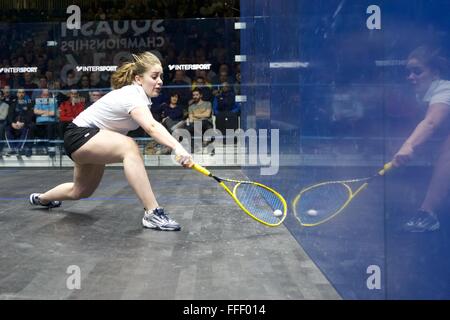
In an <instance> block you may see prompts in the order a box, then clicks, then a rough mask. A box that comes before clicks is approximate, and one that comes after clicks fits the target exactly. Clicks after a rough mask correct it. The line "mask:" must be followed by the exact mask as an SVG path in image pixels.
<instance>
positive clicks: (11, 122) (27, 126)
mask: <svg viewBox="0 0 450 320" xmlns="http://www.w3.org/2000/svg"><path fill="white" fill-rule="evenodd" d="M33 117H34V115H33V106H32V103H31V100H30V98H29V97H28V96H26V94H25V89H24V88H20V89H18V90H17V100H16V101H15V102H14V103H11V105H10V106H9V111H8V118H7V126H6V132H5V137H6V141H7V145H8V147H9V151H8V155H11V154H17V153H20V154H22V153H23V152H24V153H25V154H26V155H27V156H30V155H31V147H30V146H29V144H28V143H27V139H29V138H31V134H30V133H31V129H32V127H33V126H34V124H33Z"/></svg>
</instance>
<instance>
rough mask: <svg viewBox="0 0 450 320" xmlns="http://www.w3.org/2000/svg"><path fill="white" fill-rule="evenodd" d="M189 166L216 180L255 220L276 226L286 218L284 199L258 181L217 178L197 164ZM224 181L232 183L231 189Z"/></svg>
mask: <svg viewBox="0 0 450 320" xmlns="http://www.w3.org/2000/svg"><path fill="white" fill-rule="evenodd" d="M191 168H192V169H194V170H196V171H198V172H200V173H202V174H204V175H205V176H208V177H210V178H213V179H214V180H216V181H217V182H218V183H219V184H220V185H221V186H222V188H224V189H225V191H226V192H228V194H229V195H230V196H231V198H233V200H234V201H235V202H236V203H237V205H238V206H239V207H240V208H241V209H242V210H243V211H244V212H245V213H246V214H248V215H249V216H250V217H252V218H253V219H255V220H256V221H258V222H260V223H262V224H264V225H266V226H269V227H276V226H279V225H280V224H281V223H283V221H284V219H285V218H286V214H287V204H286V200H284V198H283V196H281V195H280V194H279V193H278V192H276V191H275V190H273V189H271V188H269V187H267V186H265V185H263V184H261V183H258V182H252V181H240V180H232V179H226V178H219V177H217V176H215V175H213V174H212V173H211V172H209V171H208V170H207V169H206V168H204V167H202V166H200V165H198V164H193V165H192V167H191ZM224 182H231V183H234V187H233V188H232V190H231V189H230V188H229V187H228V186H227V185H226V184H225V183H224Z"/></svg>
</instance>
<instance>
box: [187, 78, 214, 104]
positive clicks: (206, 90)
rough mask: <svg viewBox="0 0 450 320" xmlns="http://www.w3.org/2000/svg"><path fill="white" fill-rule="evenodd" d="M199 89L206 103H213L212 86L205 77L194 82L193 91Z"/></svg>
mask: <svg viewBox="0 0 450 320" xmlns="http://www.w3.org/2000/svg"><path fill="white" fill-rule="evenodd" d="M194 89H199V90H200V92H201V94H202V97H203V100H204V101H212V97H213V95H212V85H211V83H209V82H207V81H206V80H205V78H203V77H197V78H196V79H195V80H194V81H193V82H192V90H194Z"/></svg>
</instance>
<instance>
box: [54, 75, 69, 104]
mask: <svg viewBox="0 0 450 320" xmlns="http://www.w3.org/2000/svg"><path fill="white" fill-rule="evenodd" d="M51 89H52V90H51V91H50V93H51V96H52V97H53V98H55V99H56V101H57V104H58V105H59V104H61V103H62V102H64V101H67V100H68V99H69V97H68V96H67V95H66V94H64V93H63V91H62V90H61V81H59V80H56V81H55V82H53V88H51Z"/></svg>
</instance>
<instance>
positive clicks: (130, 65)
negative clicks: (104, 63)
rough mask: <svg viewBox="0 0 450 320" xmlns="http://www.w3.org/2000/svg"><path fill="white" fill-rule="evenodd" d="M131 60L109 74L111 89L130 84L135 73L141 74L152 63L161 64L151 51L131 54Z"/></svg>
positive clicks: (152, 64)
mask: <svg viewBox="0 0 450 320" xmlns="http://www.w3.org/2000/svg"><path fill="white" fill-rule="evenodd" d="M132 56H133V60H134V61H133V62H127V63H125V64H123V65H122V66H121V67H120V68H119V69H117V70H116V72H114V74H113V75H112V76H111V85H112V87H113V89H120V88H122V87H123V86H126V85H129V84H132V83H133V81H134V77H135V76H136V75H142V74H143V73H145V72H146V71H147V70H149V69H150V68H151V67H152V66H154V65H161V61H159V59H158V57H157V56H155V55H154V54H153V53H150V52H148V51H147V52H144V53H141V54H138V55H136V54H133V55H132Z"/></svg>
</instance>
